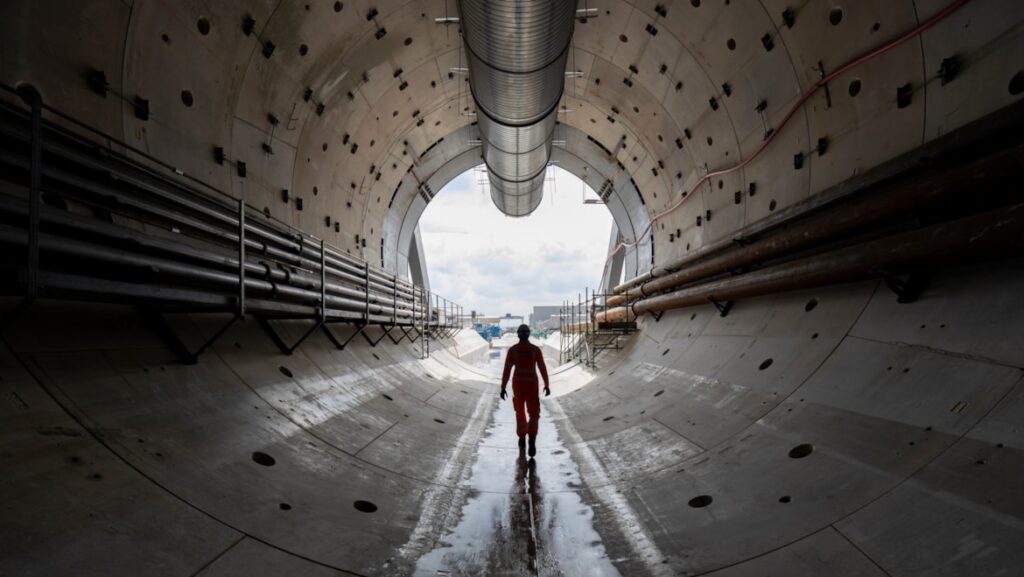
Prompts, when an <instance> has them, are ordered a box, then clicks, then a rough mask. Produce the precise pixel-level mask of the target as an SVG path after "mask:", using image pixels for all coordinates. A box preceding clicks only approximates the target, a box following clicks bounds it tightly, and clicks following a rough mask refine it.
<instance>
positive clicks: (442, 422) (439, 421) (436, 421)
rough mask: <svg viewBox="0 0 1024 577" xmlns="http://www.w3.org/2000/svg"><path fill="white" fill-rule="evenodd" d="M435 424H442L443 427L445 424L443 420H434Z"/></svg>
mask: <svg viewBox="0 0 1024 577" xmlns="http://www.w3.org/2000/svg"><path fill="white" fill-rule="evenodd" d="M434 422H435V423H441V424H442V425H443V424H444V421H442V420H441V419H434Z"/></svg>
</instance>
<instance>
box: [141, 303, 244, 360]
mask: <svg viewBox="0 0 1024 577" xmlns="http://www.w3.org/2000/svg"><path fill="white" fill-rule="evenodd" d="M142 316H143V317H144V318H145V319H146V320H147V321H149V323H150V326H152V327H153V329H154V330H155V331H156V333H157V334H158V335H159V336H160V338H161V339H162V340H163V341H164V343H165V344H166V345H167V347H168V348H170V349H171V352H173V353H174V356H176V357H177V358H178V362H180V363H181V364H183V365H194V364H196V363H198V362H199V356H200V355H202V354H203V353H204V352H206V349H208V348H210V346H211V345H213V343H215V342H216V341H217V339H219V338H220V337H221V336H222V335H223V334H224V333H226V332H227V330H228V329H229V328H231V326H232V325H234V324H235V322H237V321H238V319H240V318H242V317H241V315H239V314H238V313H237V312H236V313H235V314H233V315H232V316H231V319H230V320H228V322H226V323H224V325H223V326H221V327H220V328H219V329H217V332H215V333H213V335H212V336H211V337H210V338H209V339H207V340H206V342H204V343H203V344H202V346H200V347H199V348H198V349H196V350H195V351H194V352H193V351H190V350H189V349H188V347H187V346H185V343H183V342H181V339H180V338H178V335H177V333H175V332H174V329H173V328H172V327H171V325H170V323H168V322H167V319H166V318H164V315H163V314H161V313H160V311H156V310H152V309H148V308H144V309H142Z"/></svg>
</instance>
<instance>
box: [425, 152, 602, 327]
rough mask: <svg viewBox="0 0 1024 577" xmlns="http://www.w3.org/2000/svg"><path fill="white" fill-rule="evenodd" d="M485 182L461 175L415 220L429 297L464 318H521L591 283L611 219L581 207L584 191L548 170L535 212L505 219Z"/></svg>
mask: <svg viewBox="0 0 1024 577" xmlns="http://www.w3.org/2000/svg"><path fill="white" fill-rule="evenodd" d="M478 181H483V184H482V185H481V184H479V183H478ZM486 181H487V174H486V173H485V172H478V171H475V170H470V171H467V172H465V173H463V174H462V175H460V176H459V177H457V178H455V179H454V180H452V181H451V182H450V183H448V185H447V186H445V187H444V188H443V189H442V190H441V191H440V192H439V193H438V194H437V195H436V196H435V197H434V199H433V200H431V202H430V204H429V205H427V209H426V210H425V211H424V213H423V216H422V217H421V218H420V232H421V233H422V238H423V245H424V247H423V248H424V250H423V252H424V253H425V256H426V261H427V275H428V278H429V282H430V290H431V292H434V293H437V294H439V295H441V296H443V297H445V298H447V299H449V300H452V301H454V302H456V303H458V304H460V305H462V307H463V310H464V311H465V313H466V314H469V313H470V311H472V310H475V311H477V313H478V314H485V315H488V316H497V315H504V314H505V313H511V314H512V315H513V316H515V315H522V316H523V317H524V318H525V317H526V316H527V315H529V314H530V313H531V312H532V311H533V307H534V306H542V305H561V304H562V301H563V300H564V299H568V298H573V299H575V298H576V293H578V292H579V293H582V292H583V289H584V287H590V288H591V289H593V288H594V287H595V286H596V285H597V284H598V280H599V278H600V276H601V269H602V267H603V265H604V259H605V256H607V252H608V238H609V235H610V234H611V226H612V216H611V213H610V212H608V209H607V208H606V207H605V206H604V205H603V204H583V198H584V195H586V197H587V198H594V199H596V198H597V194H595V193H594V191H593V190H592V189H591V188H590V187H589V186H587V185H585V184H584V183H583V181H581V180H579V179H578V178H576V177H575V176H573V175H572V174H570V173H568V172H566V171H564V170H562V169H560V168H558V167H555V166H552V167H550V168H548V181H547V182H546V183H545V185H544V199H543V200H542V201H541V203H540V206H539V207H538V208H537V210H535V211H534V212H533V213H532V214H531V215H529V216H526V217H520V218H512V217H509V216H505V215H504V214H502V213H501V211H499V210H498V209H497V207H495V206H494V202H493V201H491V197H490V190H489V188H488V186H487V184H486Z"/></svg>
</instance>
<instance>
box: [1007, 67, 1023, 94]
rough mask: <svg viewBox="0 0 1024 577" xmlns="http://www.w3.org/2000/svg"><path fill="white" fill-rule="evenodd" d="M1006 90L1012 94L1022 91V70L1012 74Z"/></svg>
mask: <svg viewBox="0 0 1024 577" xmlns="http://www.w3.org/2000/svg"><path fill="white" fill-rule="evenodd" d="M1008 90H1009V91H1010V94H1012V95H1014V96H1017V95H1018V94H1020V93H1022V92H1024V70H1021V71H1020V72H1018V73H1016V74H1014V75H1013V78H1011V79H1010V86H1009V87H1008Z"/></svg>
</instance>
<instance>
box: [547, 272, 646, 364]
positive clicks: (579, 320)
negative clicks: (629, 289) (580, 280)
mask: <svg viewBox="0 0 1024 577" xmlns="http://www.w3.org/2000/svg"><path fill="white" fill-rule="evenodd" d="M609 296H611V294H609V293H598V292H596V291H593V292H592V291H590V289H589V287H588V288H585V289H584V291H583V293H577V294H576V300H575V301H572V300H565V301H563V302H562V306H561V308H560V309H559V314H558V335H559V342H558V362H559V364H562V363H568V362H572V361H578V362H582V363H583V364H584V365H586V366H588V367H591V368H593V367H596V366H597V357H598V356H599V355H600V354H601V353H602V352H604V351H607V350H619V349H621V348H622V339H623V337H626V336H628V335H631V334H633V333H634V332H636V330H637V325H636V322H603V321H597V320H595V319H597V318H598V316H597V315H598V314H600V313H604V311H605V310H607V304H606V303H607V298H608V297H609Z"/></svg>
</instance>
